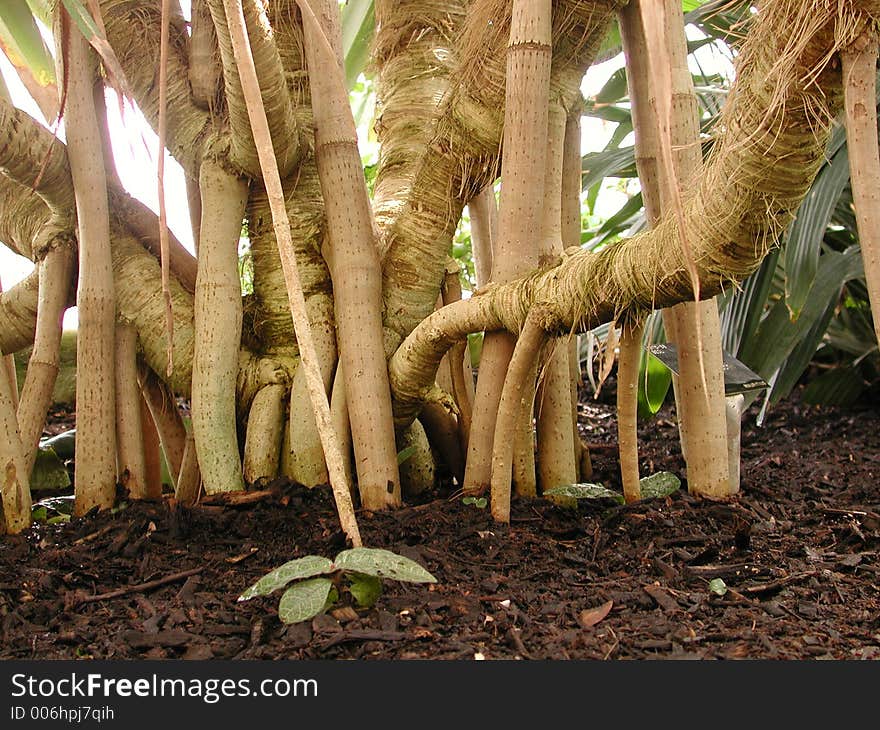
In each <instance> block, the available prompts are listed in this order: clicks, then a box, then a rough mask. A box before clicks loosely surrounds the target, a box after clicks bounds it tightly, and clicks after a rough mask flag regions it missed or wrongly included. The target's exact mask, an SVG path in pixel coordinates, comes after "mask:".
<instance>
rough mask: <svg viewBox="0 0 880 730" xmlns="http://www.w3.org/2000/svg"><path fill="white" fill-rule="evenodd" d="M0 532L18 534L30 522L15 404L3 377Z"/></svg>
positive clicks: (0, 385) (0, 390) (0, 394)
mask: <svg viewBox="0 0 880 730" xmlns="http://www.w3.org/2000/svg"><path fill="white" fill-rule="evenodd" d="M0 480H2V481H0V517H2V524H0V534H3V532H4V529H5V531H6V532H9V533H13V534H16V533H19V532H21V531H22V530H25V529H27V528H28V527H30V524H31V488H30V483H29V479H28V472H27V471H26V470H25V468H24V451H23V449H22V444H21V439H20V438H19V434H18V421H17V420H16V418H15V408H13V405H12V390H11V388H10V384H9V380H8V379H7V378H5V377H0Z"/></svg>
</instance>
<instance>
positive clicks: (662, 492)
mask: <svg viewBox="0 0 880 730" xmlns="http://www.w3.org/2000/svg"><path fill="white" fill-rule="evenodd" d="M679 487H681V479H679V478H678V477H677V476H675V474H672V473H671V472H668V471H658V472H657V473H656V474H651V476H649V477H644V478H643V479H640V480H639V490H640V491H641V493H642V499H659V498H663V497H668V496H669V495H670V494H672V493H673V492H677V491H678V489H679Z"/></svg>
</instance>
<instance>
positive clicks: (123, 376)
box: [116, 322, 162, 499]
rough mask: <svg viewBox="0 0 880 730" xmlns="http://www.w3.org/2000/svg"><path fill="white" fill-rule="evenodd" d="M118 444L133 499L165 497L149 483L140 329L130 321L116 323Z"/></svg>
mask: <svg viewBox="0 0 880 730" xmlns="http://www.w3.org/2000/svg"><path fill="white" fill-rule="evenodd" d="M116 447H117V458H116V465H117V472H118V474H117V478H118V479H119V482H120V483H121V484H122V485H123V486H125V487H126V488H127V489H128V492H129V494H130V495H131V497H132V499H158V498H159V497H161V496H162V491H161V485H160V489H159V490H158V491H155V485H151V484H149V483H148V482H147V467H146V461H145V458H144V429H143V424H142V423H141V390H140V387H138V378H137V332H136V331H135V329H134V327H132V325H131V324H130V323H127V322H119V323H117V325H116ZM151 487H153V489H151Z"/></svg>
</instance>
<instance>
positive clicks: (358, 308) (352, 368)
mask: <svg viewBox="0 0 880 730" xmlns="http://www.w3.org/2000/svg"><path fill="white" fill-rule="evenodd" d="M317 5H318V7H320V8H321V11H322V12H323V13H324V14H325V16H326V18H327V19H328V24H327V25H325V27H324V30H325V31H326V36H327V37H329V38H338V37H339V25H338V22H339V21H338V5H337V4H336V3H335V0H327V2H324V3H319V4H317ZM306 29H307V31H306V35H305V49H306V59H307V62H308V67H309V79H310V82H311V86H312V109H313V112H314V115H315V160H316V162H317V166H318V175H319V177H320V179H321V191H322V193H323V197H324V207H325V210H326V214H327V232H328V235H329V237H330V256H329V260H330V271H331V275H332V278H333V282H334V299H335V305H336V325H337V342H338V347H339V358H340V361H341V363H342V366H343V372H344V373H345V377H346V382H345V392H346V401H347V403H348V414H349V419H350V421H351V431H352V440H353V442H354V450H355V463H356V471H357V477H358V489H359V491H360V495H361V503H362V505H363V506H364V507H366V508H367V509H374V510H375V509H382V508H384V507H389V506H395V505H399V504H400V479H399V476H398V470H397V451H396V448H395V442H394V428H393V422H392V420H391V395H390V390H389V386H388V374H387V370H386V365H385V353H384V348H383V343H382V313H381V301H382V299H381V297H382V277H381V270H380V267H379V255H378V251H377V248H376V241H375V238H374V233H373V216H372V210H371V207H370V199H369V196H368V193H367V187H366V182H365V181H364V175H363V168H362V166H361V159H360V153H359V152H358V147H357V132H356V130H355V127H354V120H353V119H352V117H351V109H350V107H349V105H348V95H347V93H346V91H345V88H344V85H343V83H342V73H341V59H339V58H335V57H328V51H329V49H328V48H327V47H326V44H322V43H321V42H320V35H319V33H320V31H319V29H318V28H317V27H314V26H312V25H311V24H309V23H307V24H306ZM333 65H335V68H333V69H332V70H331V71H330V72H329V73H328V66H331V67H332V66H333Z"/></svg>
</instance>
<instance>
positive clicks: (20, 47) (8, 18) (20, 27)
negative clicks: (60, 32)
mask: <svg viewBox="0 0 880 730" xmlns="http://www.w3.org/2000/svg"><path fill="white" fill-rule="evenodd" d="M0 39H2V41H3V46H4V47H5V48H6V50H7V51H8V52H10V53H12V54H14V55H17V56H18V59H12V58H11V59H10V60H11V61H12V62H13V64H14V65H17V64H16V60H18V61H20V62H22V63H24V65H26V66H27V68H28V69H30V71H31V73H32V74H33V76H34V78H35V79H36V80H37V82H38V83H39V84H40V85H41V86H47V85H49V84H51V83H54V81H55V61H54V60H53V59H52V54H51V53H49V49H48V47H47V46H46V43H45V41H44V40H43V36H42V35H41V34H40V30H39V28H38V27H37V23H36V21H35V20H34V16H33V13H32V12H31V9H30V7H28V3H27V2H25V0H3V1H2V2H0Z"/></svg>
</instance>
